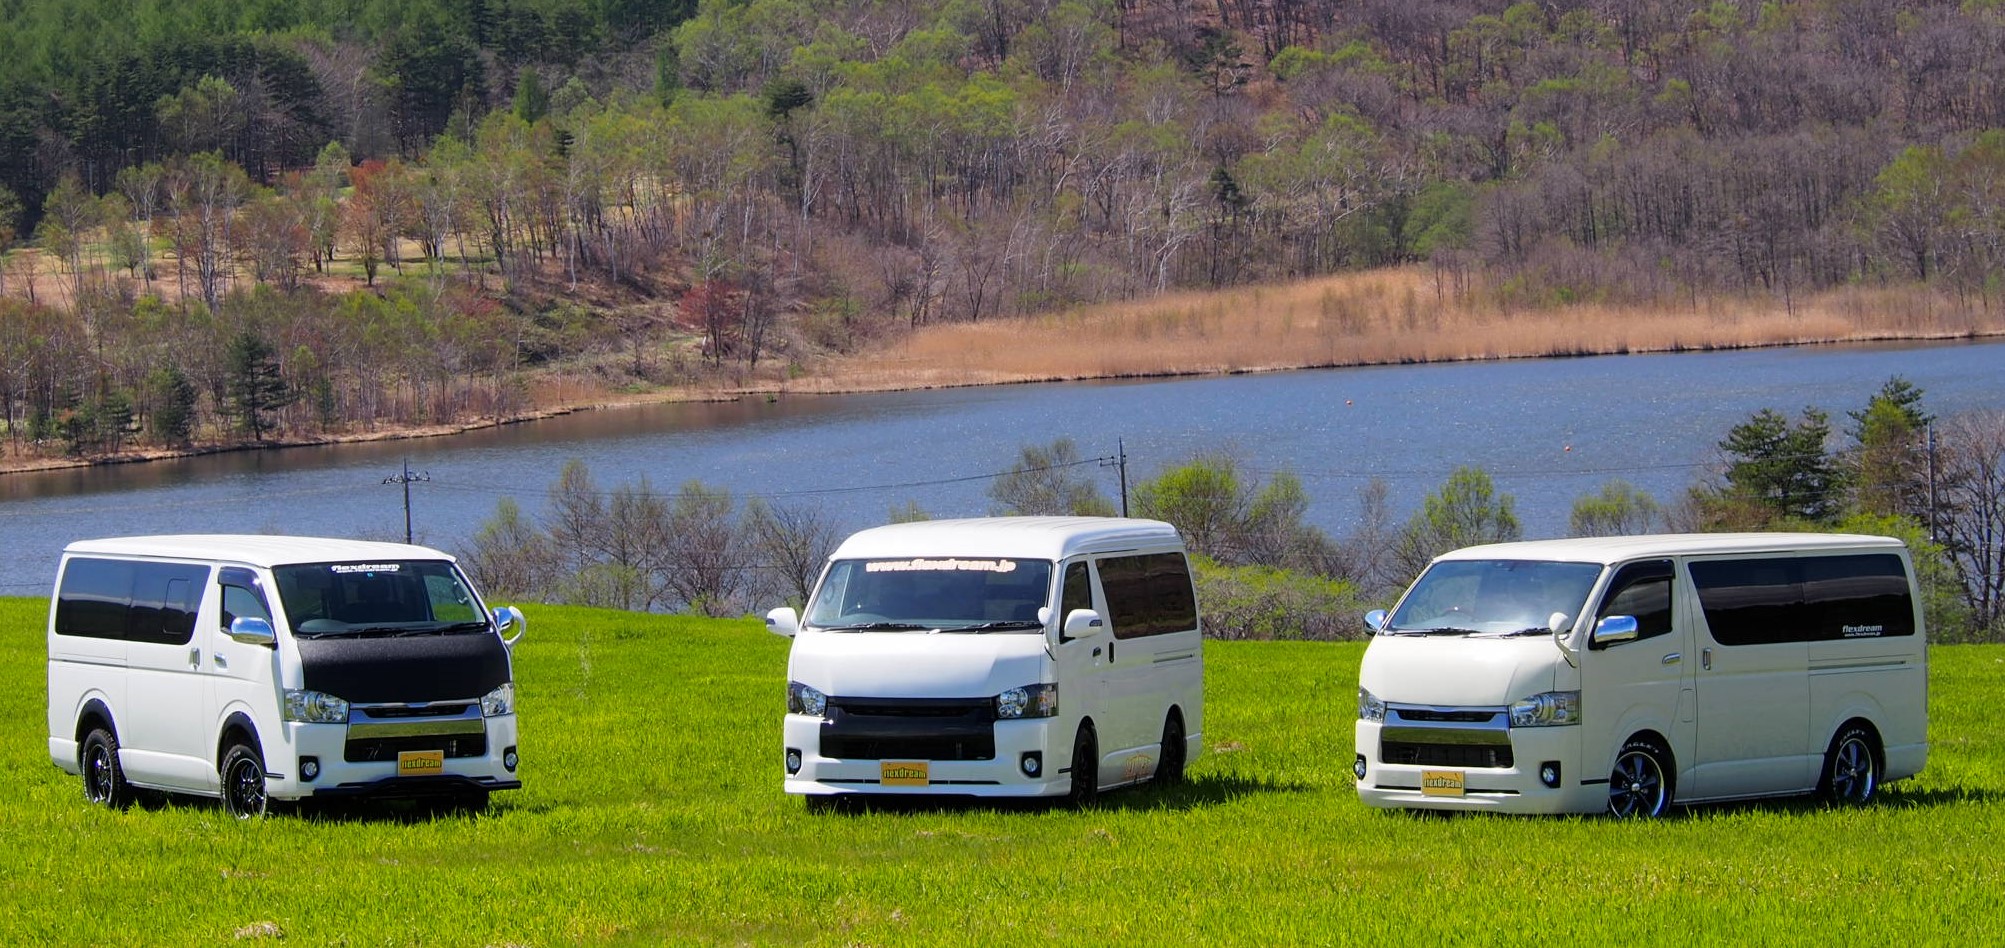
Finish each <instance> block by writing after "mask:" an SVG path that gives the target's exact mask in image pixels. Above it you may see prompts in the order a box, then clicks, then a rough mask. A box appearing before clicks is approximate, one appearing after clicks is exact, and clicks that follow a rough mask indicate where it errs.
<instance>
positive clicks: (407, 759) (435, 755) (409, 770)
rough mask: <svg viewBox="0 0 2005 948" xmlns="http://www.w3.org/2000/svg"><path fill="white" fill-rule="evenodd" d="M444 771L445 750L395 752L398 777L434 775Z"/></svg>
mask: <svg viewBox="0 0 2005 948" xmlns="http://www.w3.org/2000/svg"><path fill="white" fill-rule="evenodd" d="M445 772H446V752H445V751H442V750H435V751H398V752H397V776H399V777H436V776H438V775H439V774H442V773H445Z"/></svg>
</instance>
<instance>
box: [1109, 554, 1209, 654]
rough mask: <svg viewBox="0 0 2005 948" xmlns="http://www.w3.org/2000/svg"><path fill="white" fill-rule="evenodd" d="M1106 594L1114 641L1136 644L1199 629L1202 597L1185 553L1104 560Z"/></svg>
mask: <svg viewBox="0 0 2005 948" xmlns="http://www.w3.org/2000/svg"><path fill="white" fill-rule="evenodd" d="M1099 567H1100V589H1101V591H1102V592H1104V593H1106V596H1107V611H1108V613H1110V615H1109V616H1108V617H1107V618H1108V620H1109V621H1110V622H1111V623H1112V624H1113V626H1114V637H1115V638H1120V639H1132V638H1138V637H1140V636H1145V635H1167V634H1169V633H1171V632H1184V631H1188V630H1190V629H1195V628H1197V594H1196V593H1195V592H1194V591H1193V590H1192V588H1191V582H1190V565H1189V564H1188V563H1187V562H1185V560H1184V556H1183V554H1181V553H1144V554H1141V555H1139V556H1110V557H1107V558H1105V559H1102V560H1101V561H1100V563H1099Z"/></svg>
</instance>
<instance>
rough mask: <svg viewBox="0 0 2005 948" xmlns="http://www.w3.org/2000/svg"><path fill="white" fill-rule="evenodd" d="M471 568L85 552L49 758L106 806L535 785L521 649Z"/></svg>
mask: <svg viewBox="0 0 2005 948" xmlns="http://www.w3.org/2000/svg"><path fill="white" fill-rule="evenodd" d="M524 624H525V623H524V620H523V618H522V616H521V614H520V613H518V612H516V611H515V610H514V609H511V608H508V607H506V606H503V607H500V608H498V609H495V610H494V611H493V612H491V613H490V612H489V611H488V610H487V608H486V607H485V605H483V603H482V602H481V599H480V596H479V595H478V594H477V593H475V592H474V589H473V584H472V583H470V582H468V581H467V578H466V576H465V574H463V573H461V572H460V569H459V567H458V566H457V565H456V564H455V563H454V561H453V558H452V557H450V556H447V555H446V554H444V553H441V552H439V551H437V550H432V549H427V548H425V547H418V546H405V545H403V544H397V543H368V542H361V541H355V540H326V539H316V538H312V537H287V536H157V537H124V538H118V539H107V540H84V541H79V542H76V543H72V544H70V545H69V548H68V549H66V550H64V551H63V558H62V564H61V566H60V568H59V571H58V573H57V575H56V588H55V593H54V595H53V596H52V597H51V600H50V603H49V628H48V639H49V757H50V759H51V760H53V761H54V762H55V764H56V766H58V767H61V768H62V769H63V770H65V771H67V772H69V773H72V774H78V775H81V776H82V777H83V780H84V795H85V797H86V798H88V799H90V800H92V801H94V802H98V803H103V804H106V805H109V806H114V807H116V806H122V805H123V804H124V803H125V802H126V801H128V800H129V799H130V798H131V793H132V788H134V787H144V788H149V789H156V790H166V791H172V792H178V793H191V794H199V795H203V796H210V797H221V798H222V801H223V804H224V806H225V807H226V808H227V809H228V810H229V812H230V813H231V814H232V815H234V816H237V817H239V818H243V817H252V816H258V815H261V814H263V813H264V812H265V808H266V804H267V801H268V800H296V799H301V798H305V797H316V798H327V797H338V796H353V795H362V794H384V795H426V796H430V795H440V796H450V797H453V798H456V799H458V800H459V801H461V802H462V803H463V804H465V805H469V806H474V807H478V806H482V805H484V804H485V803H486V801H487V795H488V793H489V791H493V790H508V789H513V788H516V787H520V786H521V785H522V784H521V782H520V781H519V780H517V779H516V777H515V770H516V765H517V759H516V743H515V685H514V674H513V670H512V665H511V662H510V655H509V649H510V647H511V646H512V645H513V644H514V643H515V640H516V639H517V638H519V637H520V636H521V634H522V629H523V627H524Z"/></svg>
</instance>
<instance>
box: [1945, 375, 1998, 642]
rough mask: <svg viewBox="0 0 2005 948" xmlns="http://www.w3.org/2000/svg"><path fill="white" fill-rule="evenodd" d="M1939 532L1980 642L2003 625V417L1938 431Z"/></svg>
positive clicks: (1990, 413)
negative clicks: (1952, 562)
mask: <svg viewBox="0 0 2005 948" xmlns="http://www.w3.org/2000/svg"><path fill="white" fill-rule="evenodd" d="M1938 463H1939V464H1940V469H1941V475H1940V486H1939V488H1938V492H1939V498H1938V504H1939V506H1938V512H1937V519H1938V529H1939V530H1940V531H1941V535H1942V541H1943V545H1944V546H1945V547H1946V548H1948V550H1949V553H1950V556H1951V557H1952V558H1953V560H1954V561H1955V564H1956V570H1957V573H1958V575H1959V576H1960V577H1961V579H1962V580H1963V590H1964V596H1965V597H1966V599H1967V601H1968V602H1969V604H1970V611H1971V619H1972V622H1973V624H1974V625H1975V627H1976V631H1977V633H1978V635H1979V636H1980V637H1984V638H1995V637H1996V636H1997V635H1998V634H1999V633H2001V632H2005V629H2001V628H2000V625H2001V622H2005V411H1999V410H1996V409H1992V410H1986V411H1977V412H1970V413H1967V414H1962V415H1958V416H1956V417H1954V418H1951V419H1950V420H1949V421H1948V422H1947V423H1946V424H1944V426H1943V432H1942V439H1941V450H1940V452H1939V460H1938Z"/></svg>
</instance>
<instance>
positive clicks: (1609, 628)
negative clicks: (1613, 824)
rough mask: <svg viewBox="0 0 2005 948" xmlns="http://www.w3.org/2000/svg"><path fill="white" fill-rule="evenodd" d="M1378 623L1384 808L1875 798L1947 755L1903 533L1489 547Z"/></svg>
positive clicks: (1370, 728)
mask: <svg viewBox="0 0 2005 948" xmlns="http://www.w3.org/2000/svg"><path fill="white" fill-rule="evenodd" d="M1365 624H1366V626H1367V627H1368V628H1369V629H1370V630H1372V631H1373V632H1374V633H1375V634H1374V636H1373V638H1372V640H1371V644H1370V645H1369V646H1368V647H1367V648H1366V650H1365V657H1364V663H1363V665H1362V667H1361V668H1360V670H1359V673H1358V722H1357V726H1356V739H1357V761H1356V764H1355V769H1356V772H1357V789H1358V796H1359V797H1360V798H1361V799H1363V800H1364V801H1365V802H1366V803H1370V804H1373V805H1376V806H1386V807H1391V806H1401V807H1421V808H1433V809H1459V810H1492V811H1504V812H1517V813H1591V812H1597V811H1604V810H1605V811H1607V812H1610V813H1612V814H1615V815H1617V816H1658V815H1661V814H1663V813H1664V812H1665V811H1666V810H1667V809H1668V808H1669V807H1670V806H1671V805H1672V804H1674V803H1677V804H1684V803H1698V802H1704V801H1713V800H1735V799H1742V798H1747V797H1759V796H1770V795H1780V794H1800V793H1810V792H1813V791H1821V792H1822V793H1823V794H1825V795H1826V796H1827V797H1828V798H1829V799H1831V800H1833V801H1835V802H1840V803H1852V804H1856V803H1864V802H1865V801H1867V800H1870V799H1871V798H1872V797H1873V795H1874V792H1875V791H1876V790H1877V789H1878V788H1879V785H1880V784H1881V783H1883V782H1885V781H1888V780H1898V779H1900V778H1903V777H1907V776H1911V775H1913V774H1915V773H1917V772H1919V771H1920V770H1921V769H1922V766H1923V764H1924V763H1926V761H1927V758H1928V703H1927V697H1928V652H1927V647H1926V642H1925V636H1924V630H1923V627H1922V610H1921V596H1920V594H1919V593H1918V592H1917V591H1916V587H1915V581H1914V570H1913V568H1912V566H1911V565H1910V563H1909V559H1908V552H1907V549H1906V547H1904V546H1902V545H1901V543H1900V541H1898V540H1894V539H1889V538H1886V537H1869V536H1846V535H1821V534H1801V533H1774V534H1699V535H1690V536H1640V537H1611V538H1602V539H1576V540H1547V541H1537V542H1528V543H1506V544H1496V545H1491V546H1478V547H1471V548H1469V549H1464V550H1457V551H1455V552H1453V553H1449V554H1446V555H1444V556H1442V557H1440V558H1438V559H1436V560H1435V561H1434V562H1433V564H1431V565H1430V566H1428V568H1427V570H1426V571H1425V572H1423V573H1422V574H1421V575H1420V578H1419V579H1417V580H1415V581H1414V584H1413V587H1412V588H1411V589H1408V590H1407V592H1406V595H1405V596H1403V597H1401V599H1400V601H1399V604H1398V605H1397V606H1396V607H1395V608H1394V609H1393V611H1392V612H1391V614H1390V615H1388V614H1386V613H1385V612H1383V611H1375V612H1373V613H1371V614H1369V615H1367V616H1366V617H1365Z"/></svg>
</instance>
